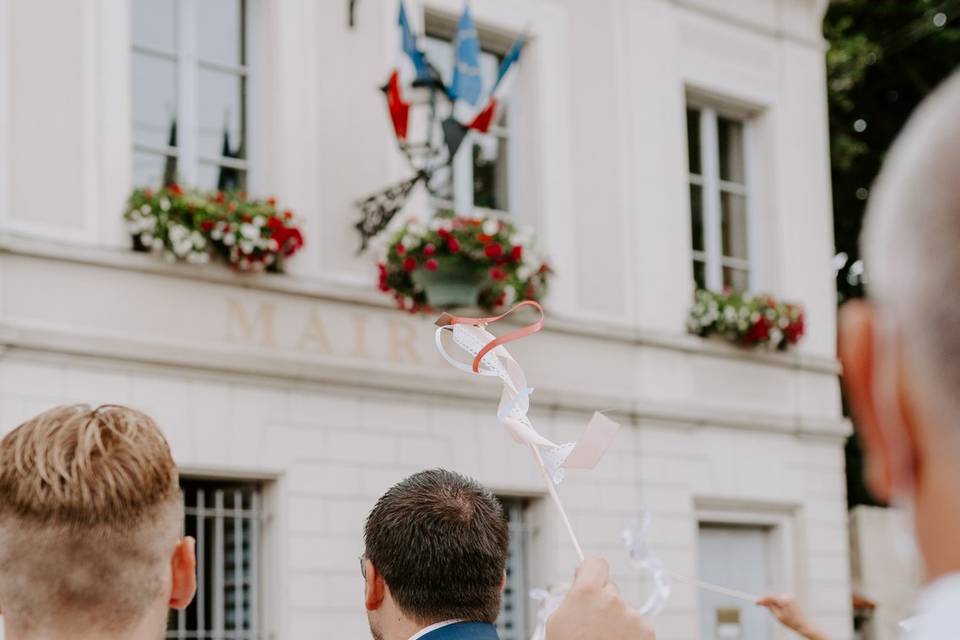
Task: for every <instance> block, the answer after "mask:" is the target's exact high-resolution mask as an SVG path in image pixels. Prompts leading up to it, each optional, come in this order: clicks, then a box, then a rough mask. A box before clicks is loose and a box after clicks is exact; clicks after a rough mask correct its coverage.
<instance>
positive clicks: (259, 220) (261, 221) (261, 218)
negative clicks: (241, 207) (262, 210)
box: [253, 216, 267, 227]
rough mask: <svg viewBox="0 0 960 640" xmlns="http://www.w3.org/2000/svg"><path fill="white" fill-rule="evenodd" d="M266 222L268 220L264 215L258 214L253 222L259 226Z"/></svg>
mask: <svg viewBox="0 0 960 640" xmlns="http://www.w3.org/2000/svg"><path fill="white" fill-rule="evenodd" d="M266 222H267V221H266V220H265V219H264V218H263V216H257V217H255V218H254V219H253V224H255V225H256V226H258V227H262V226H263V225H264V224H265V223H266Z"/></svg>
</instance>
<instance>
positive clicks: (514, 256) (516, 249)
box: [510, 244, 523, 262]
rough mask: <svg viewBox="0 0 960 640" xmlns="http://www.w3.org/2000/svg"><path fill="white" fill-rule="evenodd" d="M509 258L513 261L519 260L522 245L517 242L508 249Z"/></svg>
mask: <svg viewBox="0 0 960 640" xmlns="http://www.w3.org/2000/svg"><path fill="white" fill-rule="evenodd" d="M510 258H511V259H512V260H513V261H514V262H520V261H521V260H522V259H523V247H522V246H520V245H519V244H518V245H517V246H515V247H514V248H513V249H511V250H510Z"/></svg>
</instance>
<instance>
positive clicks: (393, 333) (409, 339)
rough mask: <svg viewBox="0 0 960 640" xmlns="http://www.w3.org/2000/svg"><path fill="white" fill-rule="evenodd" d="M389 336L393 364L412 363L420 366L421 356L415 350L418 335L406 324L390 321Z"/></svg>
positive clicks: (388, 326) (388, 323) (390, 356)
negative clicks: (415, 339)
mask: <svg viewBox="0 0 960 640" xmlns="http://www.w3.org/2000/svg"><path fill="white" fill-rule="evenodd" d="M387 335H388V336H389V337H390V355H389V356H388V358H389V359H390V360H391V361H393V362H404V361H405V362H410V363H413V364H420V356H419V355H417V350H416V349H415V348H414V344H413V341H414V338H416V334H415V333H414V332H413V327H411V326H410V325H409V324H407V323H406V322H400V321H398V320H390V321H388V322H387Z"/></svg>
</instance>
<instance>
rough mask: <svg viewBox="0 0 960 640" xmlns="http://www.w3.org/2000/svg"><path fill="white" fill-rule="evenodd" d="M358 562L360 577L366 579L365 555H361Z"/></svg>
mask: <svg viewBox="0 0 960 640" xmlns="http://www.w3.org/2000/svg"><path fill="white" fill-rule="evenodd" d="M359 560H360V575H361V576H363V579H364V580H366V579H367V554H365V553H361V554H360V556H359Z"/></svg>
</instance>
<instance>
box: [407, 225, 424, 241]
mask: <svg viewBox="0 0 960 640" xmlns="http://www.w3.org/2000/svg"><path fill="white" fill-rule="evenodd" d="M426 232H427V229H426V227H424V226H423V225H422V224H420V223H413V224H411V225H409V226H408V227H407V233H408V234H410V235H411V236H414V237H416V238H422V237H423V236H424V234H426Z"/></svg>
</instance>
